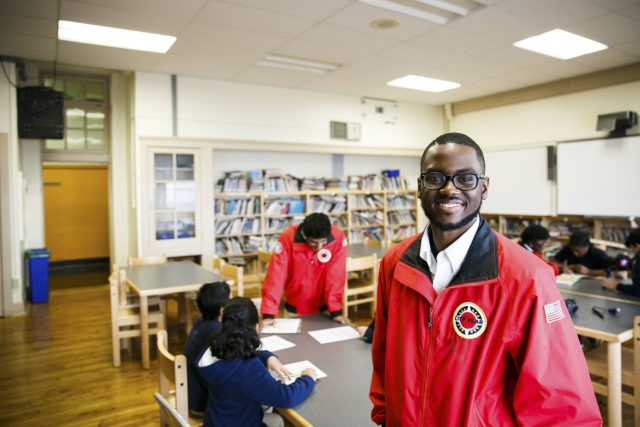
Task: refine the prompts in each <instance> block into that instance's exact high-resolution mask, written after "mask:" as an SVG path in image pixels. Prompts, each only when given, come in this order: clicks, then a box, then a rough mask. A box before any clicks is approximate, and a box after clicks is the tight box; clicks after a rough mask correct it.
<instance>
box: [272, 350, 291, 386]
mask: <svg viewBox="0 0 640 427" xmlns="http://www.w3.org/2000/svg"><path fill="white" fill-rule="evenodd" d="M267 369H269V370H270V371H273V372H275V373H276V375H277V376H278V378H280V379H281V380H282V382H285V381H286V380H287V377H288V376H290V375H291V372H289V371H288V370H287V368H285V367H284V365H283V364H282V363H281V362H280V359H278V358H277V357H276V356H271V357H270V358H269V359H267Z"/></svg>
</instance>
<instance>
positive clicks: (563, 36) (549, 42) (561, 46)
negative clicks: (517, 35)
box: [513, 29, 607, 59]
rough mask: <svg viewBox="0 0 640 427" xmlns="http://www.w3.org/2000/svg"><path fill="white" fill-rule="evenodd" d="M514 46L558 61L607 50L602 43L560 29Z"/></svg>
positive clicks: (524, 40)
mask: <svg viewBox="0 0 640 427" xmlns="http://www.w3.org/2000/svg"><path fill="white" fill-rule="evenodd" d="M513 45H514V46H515V47H519V48H521V49H526V50H530V51H532V52H536V53H541V54H543V55H547V56H551V57H553V58H558V59H571V58H575V57H578V56H582V55H586V54H588V53H593V52H598V51H600V50H604V49H606V48H607V45H604V44H602V43H599V42H596V41H593V40H591V39H588V38H586V37H582V36H578V35H576V34H573V33H569V32H567V31H564V30H559V29H555V30H551V31H547V32H546V33H542V34H539V35H537V36H532V37H529V38H526V39H523V40H520V41H518V42H515V43H514V44H513Z"/></svg>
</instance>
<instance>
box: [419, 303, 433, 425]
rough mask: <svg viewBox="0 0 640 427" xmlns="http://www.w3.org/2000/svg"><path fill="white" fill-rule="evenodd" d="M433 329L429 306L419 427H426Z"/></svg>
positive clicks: (431, 311)
mask: <svg viewBox="0 0 640 427" xmlns="http://www.w3.org/2000/svg"><path fill="white" fill-rule="evenodd" d="M432 327H433V306H432V305H431V304H429V317H428V318H427V328H428V329H429V331H428V332H429V342H428V343H427V356H426V363H425V364H424V372H423V375H422V378H424V384H423V386H422V396H423V398H424V405H423V406H422V407H423V408H425V409H424V410H423V411H422V415H421V416H420V418H421V420H420V424H419V425H421V426H425V425H426V414H427V405H428V402H427V400H428V391H429V390H428V388H429V378H428V374H429V366H430V365H431V344H432V342H433V339H432V337H433V331H431V328H432Z"/></svg>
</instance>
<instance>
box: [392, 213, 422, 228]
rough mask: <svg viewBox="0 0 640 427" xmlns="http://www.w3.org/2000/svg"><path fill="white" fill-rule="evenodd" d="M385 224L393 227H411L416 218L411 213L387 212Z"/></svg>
mask: <svg viewBox="0 0 640 427" xmlns="http://www.w3.org/2000/svg"><path fill="white" fill-rule="evenodd" d="M387 223H388V224H394V225H396V224H397V225H412V224H415V223H416V217H415V216H414V214H413V212H411V211H398V212H387Z"/></svg>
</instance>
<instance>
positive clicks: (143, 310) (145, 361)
mask: <svg viewBox="0 0 640 427" xmlns="http://www.w3.org/2000/svg"><path fill="white" fill-rule="evenodd" d="M140 341H141V344H140V348H141V352H142V369H149V306H148V298H147V296H146V295H140Z"/></svg>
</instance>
